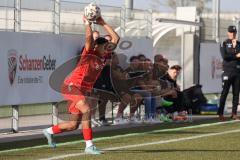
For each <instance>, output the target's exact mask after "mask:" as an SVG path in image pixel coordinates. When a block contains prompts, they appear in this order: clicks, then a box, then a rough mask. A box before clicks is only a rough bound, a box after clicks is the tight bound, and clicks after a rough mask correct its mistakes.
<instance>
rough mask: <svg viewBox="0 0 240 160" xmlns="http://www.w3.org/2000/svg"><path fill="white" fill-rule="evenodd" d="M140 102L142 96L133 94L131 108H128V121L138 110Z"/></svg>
mask: <svg viewBox="0 0 240 160" xmlns="http://www.w3.org/2000/svg"><path fill="white" fill-rule="evenodd" d="M141 102H142V96H141V95H140V94H134V95H133V99H132V101H131V103H130V105H131V108H130V119H131V118H132V117H134V114H135V112H136V110H137V109H138V107H139V105H140V104H141Z"/></svg>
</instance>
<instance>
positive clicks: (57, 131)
mask: <svg viewBox="0 0 240 160" xmlns="http://www.w3.org/2000/svg"><path fill="white" fill-rule="evenodd" d="M52 131H53V134H58V133H61V132H62V130H61V129H60V128H59V127H58V125H56V126H53V127H52Z"/></svg>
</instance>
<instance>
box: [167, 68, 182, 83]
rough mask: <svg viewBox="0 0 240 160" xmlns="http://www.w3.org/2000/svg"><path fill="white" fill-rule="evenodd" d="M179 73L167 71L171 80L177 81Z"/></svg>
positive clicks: (174, 70)
mask: <svg viewBox="0 0 240 160" xmlns="http://www.w3.org/2000/svg"><path fill="white" fill-rule="evenodd" d="M179 73H180V71H178V70H176V69H170V70H169V71H168V74H169V76H170V77H171V78H172V79H173V80H177V77H178V75H179Z"/></svg>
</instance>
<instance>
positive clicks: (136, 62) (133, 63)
mask: <svg viewBox="0 0 240 160" xmlns="http://www.w3.org/2000/svg"><path fill="white" fill-rule="evenodd" d="M130 64H131V67H132V68H133V69H138V67H139V60H138V59H134V60H133V61H132V62H131V63H130Z"/></svg>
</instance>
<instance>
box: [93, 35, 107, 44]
mask: <svg viewBox="0 0 240 160" xmlns="http://www.w3.org/2000/svg"><path fill="white" fill-rule="evenodd" d="M107 42H108V40H107V39H105V38H104V37H98V38H97V39H96V40H95V41H94V44H95V45H96V44H100V45H101V44H104V43H107Z"/></svg>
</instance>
